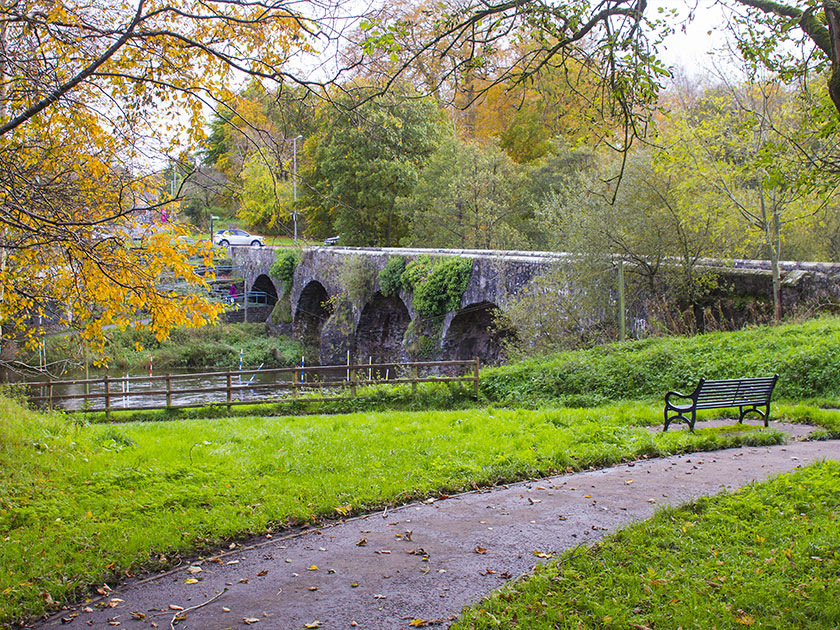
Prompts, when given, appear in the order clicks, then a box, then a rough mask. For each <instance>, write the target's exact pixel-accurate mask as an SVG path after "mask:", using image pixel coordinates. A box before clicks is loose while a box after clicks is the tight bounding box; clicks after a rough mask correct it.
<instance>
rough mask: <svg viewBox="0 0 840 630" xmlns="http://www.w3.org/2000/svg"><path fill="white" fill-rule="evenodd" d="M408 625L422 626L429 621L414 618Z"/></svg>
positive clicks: (413, 626)
mask: <svg viewBox="0 0 840 630" xmlns="http://www.w3.org/2000/svg"><path fill="white" fill-rule="evenodd" d="M408 625H409V626H411V627H412V628H422V627H423V626H428V625H429V622H428V621H426V620H425V619H412V620H411V621H410V622H408Z"/></svg>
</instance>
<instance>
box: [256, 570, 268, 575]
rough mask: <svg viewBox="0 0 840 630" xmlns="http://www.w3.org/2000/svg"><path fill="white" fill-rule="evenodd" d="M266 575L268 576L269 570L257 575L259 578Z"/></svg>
mask: <svg viewBox="0 0 840 630" xmlns="http://www.w3.org/2000/svg"><path fill="white" fill-rule="evenodd" d="M264 575H268V569H263V570H262V571H260V572H259V573H257V577H262V576H264Z"/></svg>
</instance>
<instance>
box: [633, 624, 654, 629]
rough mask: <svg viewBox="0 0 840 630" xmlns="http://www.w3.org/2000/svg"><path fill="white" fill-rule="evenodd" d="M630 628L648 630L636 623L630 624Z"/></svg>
mask: <svg viewBox="0 0 840 630" xmlns="http://www.w3.org/2000/svg"><path fill="white" fill-rule="evenodd" d="M630 627H631V628H633V630H650V628H648V627H647V626H643V625H641V624H638V623H631V624H630Z"/></svg>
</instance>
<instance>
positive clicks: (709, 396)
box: [662, 374, 779, 431]
mask: <svg viewBox="0 0 840 630" xmlns="http://www.w3.org/2000/svg"><path fill="white" fill-rule="evenodd" d="M778 378H779V375H778V374H776V375H774V376H761V377H758V378H732V379H720V380H708V381H707V380H706V379H705V378H701V379H700V382H699V383H698V384H697V389H695V390H694V391H693V392H692V393H690V394H681V393H680V392H673V391H672V392H668V393H667V394H665V428H664V429H662V430H663V431H667V430H668V425H669V424H671V423H672V422H673V421H674V420H682V421H683V422H685V423H687V424H688V428H689V429H690V430H692V431H694V423H695V421H696V420H697V410H698V409H724V408H726V407H738V409H739V411H740V416H739V417H738V422H739V423H741V422H743V421H744V416H745V415H747V414H748V413H750V412H755V413H757V414H758V415H760V416H761V417H762V418H764V426H765V427H766V426H768V424H767V420H768V418H769V416H770V396H771V395H772V394H773V388H774V387H775V386H776V381H777V380H778ZM673 398H683V399H685V400H687V401H690V402H687V403H682V404H680V403H679V402H671V400H672V399H673ZM762 407H763V408H764V410H763V411H762V410H761V408H762ZM669 412H670V413H669Z"/></svg>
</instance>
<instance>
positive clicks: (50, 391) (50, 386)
mask: <svg viewBox="0 0 840 630" xmlns="http://www.w3.org/2000/svg"><path fill="white" fill-rule="evenodd" d="M48 395H49V397H50V400H49V408H50V409H52V408H53V402H52V397H53V384H52V378H50V384H49V387H48Z"/></svg>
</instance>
